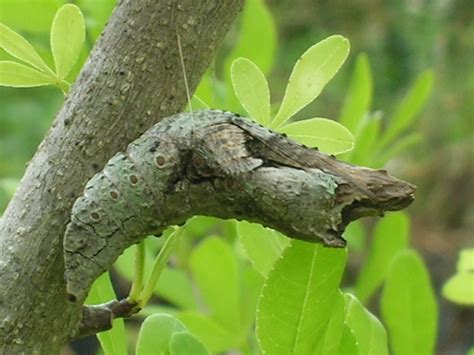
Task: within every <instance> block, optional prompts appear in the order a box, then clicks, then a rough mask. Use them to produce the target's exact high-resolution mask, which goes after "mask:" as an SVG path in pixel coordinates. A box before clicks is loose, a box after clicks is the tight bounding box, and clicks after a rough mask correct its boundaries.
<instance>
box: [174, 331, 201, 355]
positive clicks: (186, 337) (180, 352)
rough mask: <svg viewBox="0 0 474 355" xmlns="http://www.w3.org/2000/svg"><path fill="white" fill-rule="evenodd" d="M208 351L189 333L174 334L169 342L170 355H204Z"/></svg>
mask: <svg viewBox="0 0 474 355" xmlns="http://www.w3.org/2000/svg"><path fill="white" fill-rule="evenodd" d="M206 354H209V351H207V349H206V348H205V347H204V345H202V344H201V342H199V340H197V339H196V338H195V337H194V336H193V335H192V334H191V333H189V332H177V333H174V334H173V336H172V337H171V341H170V355H206Z"/></svg>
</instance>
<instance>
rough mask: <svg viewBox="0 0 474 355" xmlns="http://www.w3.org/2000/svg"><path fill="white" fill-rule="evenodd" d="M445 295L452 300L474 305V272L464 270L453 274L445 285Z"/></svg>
mask: <svg viewBox="0 0 474 355" xmlns="http://www.w3.org/2000/svg"><path fill="white" fill-rule="evenodd" d="M443 296H444V297H446V298H447V299H448V300H450V301H451V302H455V303H459V304H465V305H471V306H472V305H474V272H472V271H470V272H467V271H463V272H458V273H456V274H455V275H454V276H452V277H451V278H450V279H449V280H448V281H447V282H446V283H445V284H444V286H443Z"/></svg>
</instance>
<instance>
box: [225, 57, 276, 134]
mask: <svg viewBox="0 0 474 355" xmlns="http://www.w3.org/2000/svg"><path fill="white" fill-rule="evenodd" d="M231 80H232V85H233V87H234V92H235V95H236V96H237V98H238V99H239V101H240V104H241V105H242V107H243V108H244V109H245V111H247V112H248V114H249V117H250V118H252V119H254V120H255V121H257V122H258V123H261V124H263V125H268V123H269V121H270V90H269V89H268V83H267V79H266V78H265V75H264V74H263V73H262V71H261V70H260V68H259V67H258V66H257V65H255V63H253V62H252V61H251V60H249V59H247V58H237V59H236V60H234V61H233V62H232V66H231Z"/></svg>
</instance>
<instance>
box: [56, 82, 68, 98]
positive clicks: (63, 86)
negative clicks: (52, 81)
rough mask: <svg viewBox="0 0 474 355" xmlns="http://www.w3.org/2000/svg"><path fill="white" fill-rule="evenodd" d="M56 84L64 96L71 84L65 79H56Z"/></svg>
mask: <svg viewBox="0 0 474 355" xmlns="http://www.w3.org/2000/svg"><path fill="white" fill-rule="evenodd" d="M56 85H57V86H58V87H59V88H60V89H61V91H62V92H63V93H64V96H66V95H67V94H68V92H69V89H70V88H71V84H69V83H68V82H67V81H66V80H58V82H57V83H56Z"/></svg>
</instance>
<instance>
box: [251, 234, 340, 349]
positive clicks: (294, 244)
mask: <svg viewBox="0 0 474 355" xmlns="http://www.w3.org/2000/svg"><path fill="white" fill-rule="evenodd" d="M346 258H347V252H346V250H345V249H334V248H324V247H323V246H321V245H318V244H311V243H306V242H302V241H298V240H293V241H291V243H290V246H289V247H287V248H286V249H285V251H284V252H283V255H282V258H280V259H278V260H277V261H276V263H275V265H274V267H273V269H272V270H271V271H270V272H269V273H268V277H267V280H266V283H265V286H264V288H263V291H262V295H261V298H260V301H259V304H258V313H257V337H258V339H259V343H260V346H261V347H262V350H263V351H264V352H265V353H268V354H310V353H313V351H314V350H315V348H316V346H317V344H318V341H319V339H320V338H321V337H322V335H323V334H324V331H325V329H326V324H327V322H328V321H329V319H330V318H331V313H332V311H333V307H334V304H335V302H336V300H337V297H336V296H337V294H338V292H339V283H340V280H341V277H342V273H343V270H344V266H345V263H346Z"/></svg>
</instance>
